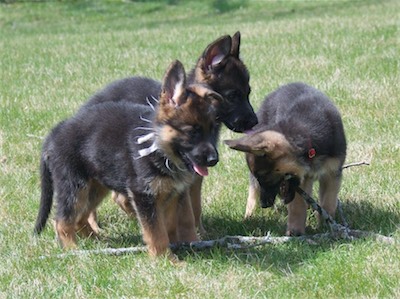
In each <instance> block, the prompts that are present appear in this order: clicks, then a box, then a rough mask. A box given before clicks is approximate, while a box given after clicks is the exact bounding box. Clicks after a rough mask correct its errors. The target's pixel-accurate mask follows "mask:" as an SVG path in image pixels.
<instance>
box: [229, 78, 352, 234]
mask: <svg viewBox="0 0 400 299" xmlns="http://www.w3.org/2000/svg"><path fill="white" fill-rule="evenodd" d="M257 116H258V120H259V124H258V125H257V126H255V127H254V129H253V131H252V133H251V134H249V135H246V136H245V137H242V138H240V139H237V140H227V141H225V142H226V144H227V145H228V146H229V147H231V148H232V149H235V150H238V151H243V152H246V160H247V164H248V166H249V169H250V172H251V175H250V187H249V196H248V199H247V207H246V215H245V217H250V216H251V215H252V214H253V212H254V209H255V207H256V204H257V199H258V198H260V202H261V206H262V207H263V208H266V207H270V206H272V205H273V204H274V202H275V197H276V195H277V194H280V195H281V197H282V199H283V201H284V202H285V203H288V223H287V234H288V235H298V234H304V232H305V225H306V212H307V208H308V206H307V204H306V202H305V201H304V200H303V199H302V198H301V197H300V196H299V195H298V194H297V193H295V187H296V186H298V185H299V184H300V187H301V188H302V189H303V190H305V191H306V192H307V193H308V194H311V192H312V186H313V182H314V181H315V180H318V181H319V199H320V203H321V205H322V207H323V208H324V209H326V210H327V212H328V213H329V214H330V215H332V216H334V214H335V211H336V207H337V196H338V192H339V189H340V184H341V179H342V170H341V169H342V165H343V162H344V160H345V157H346V139H345V134H344V129H343V124H342V120H341V116H340V113H339V111H338V110H337V109H336V107H335V106H334V104H333V103H332V102H331V101H330V100H329V98H328V97H327V96H326V95H324V94H323V93H322V92H320V91H318V90H316V89H315V88H313V87H311V86H308V85H306V84H304V83H292V84H288V85H285V86H282V87H280V88H279V89H278V90H276V91H274V92H273V93H271V94H270V95H268V96H267V97H266V99H265V101H264V102H263V104H262V106H261V108H260V110H259V111H258V113H257Z"/></svg>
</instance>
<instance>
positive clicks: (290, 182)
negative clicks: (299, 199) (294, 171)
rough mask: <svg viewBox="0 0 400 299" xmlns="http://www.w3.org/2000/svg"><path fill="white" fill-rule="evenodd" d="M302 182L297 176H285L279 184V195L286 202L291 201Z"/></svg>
mask: <svg viewBox="0 0 400 299" xmlns="http://www.w3.org/2000/svg"><path fill="white" fill-rule="evenodd" d="M299 184H300V180H299V179H298V178H297V177H294V176H290V177H288V178H285V179H284V180H283V181H282V182H281V184H280V185H279V195H280V197H281V198H282V201H283V203H284V204H288V203H290V202H291V201H292V200H293V199H294V196H295V194H296V187H297V186H298V185H299Z"/></svg>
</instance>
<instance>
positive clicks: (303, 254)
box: [103, 199, 400, 275]
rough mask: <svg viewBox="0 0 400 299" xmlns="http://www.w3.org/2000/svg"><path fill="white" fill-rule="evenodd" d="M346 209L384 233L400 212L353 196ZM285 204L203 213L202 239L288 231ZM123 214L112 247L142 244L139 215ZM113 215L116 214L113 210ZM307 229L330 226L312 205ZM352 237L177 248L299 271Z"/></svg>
mask: <svg viewBox="0 0 400 299" xmlns="http://www.w3.org/2000/svg"><path fill="white" fill-rule="evenodd" d="M342 209H343V214H344V217H345V220H346V221H347V223H348V225H349V227H350V228H351V229H358V230H364V231H369V232H372V233H379V234H383V235H387V236H389V235H391V234H393V233H395V232H396V230H398V227H397V226H398V223H400V214H399V212H398V211H396V209H395V207H393V209H390V208H387V209H380V208H377V207H376V206H374V205H372V204H371V203H369V202H354V201H351V200H349V199H344V200H342ZM285 213H286V207H284V206H283V205H277V206H276V207H274V208H269V209H262V210H261V209H260V210H259V211H257V213H256V214H255V216H253V217H251V218H249V219H246V220H244V219H243V218H241V217H237V215H236V216H235V215H234V216H227V215H224V213H220V215H219V216H215V215H207V214H205V215H203V223H204V226H205V229H206V231H207V233H206V235H204V236H202V240H214V239H219V238H222V237H223V236H235V235H240V236H255V237H261V236H266V235H268V234H270V235H271V236H275V237H279V236H284V234H285V228H286V220H287V219H286V217H285V216H283V215H286V214H285ZM117 214H118V215H117V216H116V217H118V218H119V224H118V226H119V227H111V228H105V230H108V231H112V232H111V233H109V234H106V235H107V236H105V237H104V238H103V241H104V240H106V241H107V243H108V246H109V247H113V248H118V247H135V246H142V245H144V244H143V241H142V236H141V233H140V228H139V225H138V223H137V220H136V219H131V218H129V217H127V216H126V219H124V220H122V221H121V219H120V217H121V215H120V213H117ZM109 217H111V218H114V217H113V216H112V215H111V216H109ZM110 220H111V219H108V218H106V219H103V221H104V222H107V225H109V224H110V223H112V221H110ZM336 221H338V222H339V223H341V218H340V217H339V216H338V215H336ZM307 223H308V224H310V225H309V226H308V227H307V229H306V235H313V234H316V233H325V232H329V228H328V227H327V226H323V227H321V228H318V227H317V222H316V217H315V215H314V214H313V213H312V212H311V211H310V213H309V217H308V219H307ZM349 242H351V241H347V240H343V239H340V240H334V239H329V240H326V239H324V240H321V241H318V242H307V241H298V240H293V241H289V242H286V243H284V244H280V245H274V244H265V245H263V246H258V247H254V248H248V249H243V250H229V249H227V248H221V247H220V248H219V247H213V248H211V249H206V250H200V251H196V250H193V251H191V250H177V251H176V252H175V253H176V254H177V255H178V256H179V258H180V259H182V260H199V259H200V260H205V259H218V260H219V261H224V260H225V261H226V262H227V263H229V262H231V261H232V260H235V262H240V263H243V264H247V265H252V266H254V267H257V268H259V269H265V270H268V271H272V272H276V273H277V274H278V275H279V274H280V275H286V274H285V273H287V272H288V271H296V269H298V268H301V267H302V265H303V263H304V262H305V261H306V260H312V259H315V258H316V256H318V254H319V253H324V252H328V251H332V250H334V249H335V248H336V247H337V246H339V245H341V244H346V243H349Z"/></svg>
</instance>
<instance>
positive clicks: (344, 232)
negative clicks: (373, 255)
mask: <svg viewBox="0 0 400 299" xmlns="http://www.w3.org/2000/svg"><path fill="white" fill-rule="evenodd" d="M360 165H369V163H367V162H357V163H351V164H347V165H344V166H343V169H346V168H349V167H353V166H360ZM296 191H297V192H298V193H299V194H300V195H301V196H303V198H304V200H306V201H307V203H309V204H310V206H311V207H312V208H313V209H314V210H315V211H317V212H318V213H320V215H321V216H322V217H323V218H324V220H325V221H326V222H327V223H328V224H329V226H330V228H331V232H330V233H322V234H315V235H311V236H298V237H286V236H285V237H271V236H270V234H269V233H268V234H267V235H266V236H263V237H250V236H224V237H222V238H219V239H215V240H205V241H195V242H190V243H179V244H171V246H170V247H171V249H172V250H174V251H176V250H194V251H198V250H205V249H210V248H214V247H220V248H227V249H233V250H235V249H249V248H252V247H256V246H262V245H265V244H282V243H287V242H292V241H305V242H308V243H310V244H317V243H316V241H321V240H331V239H345V240H355V239H360V238H367V237H369V238H373V239H375V240H376V241H379V242H382V243H386V244H395V243H396V240H395V239H394V238H391V237H386V236H383V235H380V234H376V233H372V232H367V231H361V230H354V229H350V228H348V227H347V225H346V226H343V225H341V224H338V223H336V221H335V220H334V219H333V218H332V217H331V216H330V215H329V214H328V213H327V212H326V211H325V210H324V209H323V208H322V207H321V206H319V205H318V204H317V203H316V201H315V200H314V199H312V197H311V196H309V195H308V194H307V193H306V192H305V191H304V190H302V189H301V188H299V187H298V188H297V190H296ZM146 251H147V248H146V246H136V247H128V248H105V249H94V250H74V251H69V252H67V253H63V254H59V255H57V256H56V257H57V258H63V257H67V256H77V255H78V256H82V255H89V254H106V255H122V254H128V253H130V254H132V253H139V252H146ZM46 257H49V256H41V257H40V258H46Z"/></svg>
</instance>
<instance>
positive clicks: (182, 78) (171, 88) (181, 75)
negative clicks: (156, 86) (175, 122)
mask: <svg viewBox="0 0 400 299" xmlns="http://www.w3.org/2000/svg"><path fill="white" fill-rule="evenodd" d="M185 88H186V73H185V69H184V67H183V65H182V63H181V62H180V61H179V60H175V61H174V62H172V63H171V64H170V66H169V67H168V69H167V71H166V72H165V75H164V79H163V83H162V91H161V97H160V101H161V102H165V103H167V104H169V105H171V106H174V107H177V106H180V105H182V104H183V103H184V101H185V100H186V90H185Z"/></svg>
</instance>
